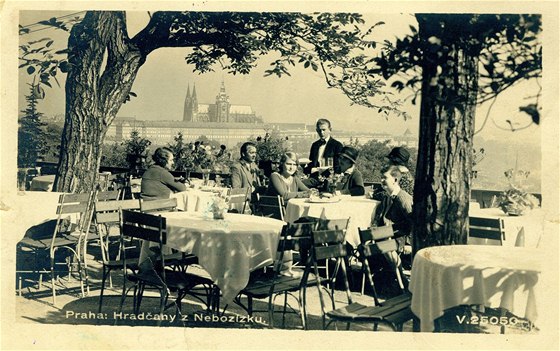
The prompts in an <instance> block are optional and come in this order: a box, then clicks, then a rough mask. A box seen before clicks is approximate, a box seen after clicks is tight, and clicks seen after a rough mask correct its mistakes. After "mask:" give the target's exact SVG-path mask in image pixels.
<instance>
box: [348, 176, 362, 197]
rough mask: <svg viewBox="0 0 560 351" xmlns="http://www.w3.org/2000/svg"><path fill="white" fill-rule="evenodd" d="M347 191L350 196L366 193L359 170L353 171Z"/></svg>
mask: <svg viewBox="0 0 560 351" xmlns="http://www.w3.org/2000/svg"><path fill="white" fill-rule="evenodd" d="M348 191H349V192H350V195H352V196H362V195H364V194H365V193H366V190H365V188H364V180H363V178H362V173H360V171H357V170H356V171H354V173H353V176H352V182H351V184H349V187H348Z"/></svg>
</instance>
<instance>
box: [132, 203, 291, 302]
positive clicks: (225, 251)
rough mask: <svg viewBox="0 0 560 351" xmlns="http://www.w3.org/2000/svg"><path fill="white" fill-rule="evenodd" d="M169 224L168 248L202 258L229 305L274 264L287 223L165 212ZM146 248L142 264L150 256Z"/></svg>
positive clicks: (201, 263)
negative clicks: (252, 276) (252, 278)
mask: <svg viewBox="0 0 560 351" xmlns="http://www.w3.org/2000/svg"><path fill="white" fill-rule="evenodd" d="M158 214H161V215H162V216H164V217H165V218H166V220H167V246H168V247H170V248H173V249H176V250H179V251H182V252H187V253H192V254H194V255H196V256H197V257H198V263H199V265H200V266H202V267H203V268H204V269H205V270H206V271H207V272H208V273H209V274H210V277H211V278H212V280H213V281H214V283H215V284H216V285H218V287H219V288H220V290H221V292H222V298H221V301H222V302H223V303H224V304H227V303H229V302H231V301H232V300H233V298H234V297H235V296H236V295H237V294H238V293H239V291H241V290H242V289H243V288H244V287H245V286H246V285H247V283H248V282H249V273H250V272H251V271H254V270H256V269H258V268H261V267H264V266H266V265H269V264H272V262H273V259H274V257H275V255H276V249H277V247H278V239H279V236H280V232H281V231H282V227H283V226H284V224H285V223H284V222H282V221H279V220H276V219H272V218H266V217H259V216H250V215H243V214H233V213H227V214H226V216H225V219H221V220H216V219H213V218H212V217H211V216H206V215H204V214H202V213H197V212H161V213H158ZM145 246H146V245H143V248H142V252H143V254H142V255H141V258H140V261H142V260H143V257H145V254H146V247H145Z"/></svg>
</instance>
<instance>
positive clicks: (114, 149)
mask: <svg viewBox="0 0 560 351" xmlns="http://www.w3.org/2000/svg"><path fill="white" fill-rule="evenodd" d="M101 148H102V156H101V165H102V166H106V167H121V168H128V167H130V164H129V162H128V161H127V158H126V157H127V154H126V150H125V146H124V145H123V144H122V143H117V142H114V143H112V144H103V145H102V146H101Z"/></svg>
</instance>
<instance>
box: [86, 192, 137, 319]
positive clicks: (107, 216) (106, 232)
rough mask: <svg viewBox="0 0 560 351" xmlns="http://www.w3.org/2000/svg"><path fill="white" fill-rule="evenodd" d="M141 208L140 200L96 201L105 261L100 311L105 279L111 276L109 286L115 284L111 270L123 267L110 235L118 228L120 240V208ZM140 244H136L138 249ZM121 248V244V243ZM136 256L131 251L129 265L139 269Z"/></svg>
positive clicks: (98, 228) (101, 303) (134, 269)
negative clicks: (114, 252)
mask: <svg viewBox="0 0 560 351" xmlns="http://www.w3.org/2000/svg"><path fill="white" fill-rule="evenodd" d="M122 209H124V210H140V201H139V200H136V199H135V200H108V201H96V203H95V224H96V228H97V233H98V235H99V238H100V243H101V245H100V246H101V258H102V263H103V268H102V269H103V271H102V275H101V292H100V293H99V312H100V313H101V308H102V306H103V292H104V289H105V281H106V279H107V277H109V286H110V287H112V286H113V282H112V279H111V272H112V271H114V270H121V269H123V260H122V259H121V258H120V255H121V252H120V250H119V252H118V253H117V255H116V256H113V255H112V254H111V247H110V237H111V230H112V229H113V228H117V229H118V230H119V240H120V225H119V220H120V214H119V210H122ZM138 245H139V244H137V245H136V249H137V251H138V249H139V247H138ZM119 248H120V245H119ZM130 248H131V247H124V250H129V249H130ZM134 256H136V257H138V256H137V255H131V254H130V253H129V255H128V257H129V263H128V265H127V267H128V268H129V269H131V270H133V271H137V270H138V262H134V260H133V259H132V258H133V257H134Z"/></svg>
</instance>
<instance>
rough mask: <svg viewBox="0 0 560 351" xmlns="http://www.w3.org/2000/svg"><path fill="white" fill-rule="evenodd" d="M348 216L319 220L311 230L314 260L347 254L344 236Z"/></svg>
mask: <svg viewBox="0 0 560 351" xmlns="http://www.w3.org/2000/svg"><path fill="white" fill-rule="evenodd" d="M349 221H350V219H349V218H347V219H331V220H320V221H319V222H318V223H317V228H316V229H315V230H314V231H313V252H314V259H315V260H324V259H327V258H338V257H345V256H346V255H347V251H346V245H345V236H346V228H347V227H348V222H349Z"/></svg>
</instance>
